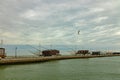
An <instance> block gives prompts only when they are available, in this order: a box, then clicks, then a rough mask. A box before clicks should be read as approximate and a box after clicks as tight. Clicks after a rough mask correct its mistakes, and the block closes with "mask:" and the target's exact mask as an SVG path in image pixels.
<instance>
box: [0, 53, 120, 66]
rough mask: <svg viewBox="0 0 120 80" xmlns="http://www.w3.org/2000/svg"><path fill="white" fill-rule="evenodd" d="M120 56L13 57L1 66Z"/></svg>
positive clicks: (2, 60)
mask: <svg viewBox="0 0 120 80" xmlns="http://www.w3.org/2000/svg"><path fill="white" fill-rule="evenodd" d="M113 56H120V55H115V54H114V55H81V56H80V55H76V56H71V55H69V56H50V57H16V58H15V57H12V58H5V59H1V60H0V65H9V64H28V63H37V62H46V61H53V60H64V59H83V58H100V57H113Z"/></svg>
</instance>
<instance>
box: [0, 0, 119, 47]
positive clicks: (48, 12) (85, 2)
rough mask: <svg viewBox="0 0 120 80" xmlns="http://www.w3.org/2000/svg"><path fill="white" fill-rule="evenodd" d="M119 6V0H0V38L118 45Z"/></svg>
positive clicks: (45, 42) (15, 40)
mask: <svg viewBox="0 0 120 80" xmlns="http://www.w3.org/2000/svg"><path fill="white" fill-rule="evenodd" d="M119 9H120V0H0V39H3V40H4V42H5V43H6V44H38V43H39V42H40V43H41V44H43V45H44V44H48V45H49V44H53V45H61V44H65V45H75V44H78V45H88V46H89V45H98V44H99V45H102V46H104V45H109V46H113V45H114V46H115V45H116V46H120V10H119ZM79 30H80V33H79V35H78V31H79Z"/></svg>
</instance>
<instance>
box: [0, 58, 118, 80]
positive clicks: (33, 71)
mask: <svg viewBox="0 0 120 80" xmlns="http://www.w3.org/2000/svg"><path fill="white" fill-rule="evenodd" d="M0 80H120V57H106V58H90V59H69V60H58V61H50V62H44V63H34V64H24V65H7V66H0Z"/></svg>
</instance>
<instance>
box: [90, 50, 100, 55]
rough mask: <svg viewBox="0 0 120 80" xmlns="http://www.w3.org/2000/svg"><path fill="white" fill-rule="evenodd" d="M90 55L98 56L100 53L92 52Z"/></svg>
mask: <svg viewBox="0 0 120 80" xmlns="http://www.w3.org/2000/svg"><path fill="white" fill-rule="evenodd" d="M92 55H100V51H93V52H92Z"/></svg>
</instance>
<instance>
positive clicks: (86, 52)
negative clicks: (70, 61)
mask: <svg viewBox="0 0 120 80" xmlns="http://www.w3.org/2000/svg"><path fill="white" fill-rule="evenodd" d="M75 54H76V55H77V54H82V55H86V54H89V50H78V51H77V52H76V53H75Z"/></svg>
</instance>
